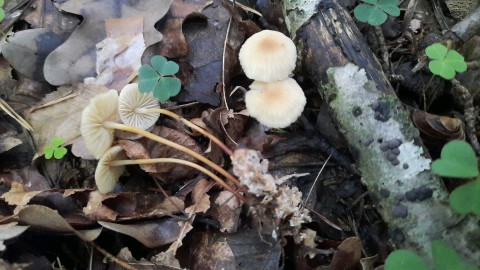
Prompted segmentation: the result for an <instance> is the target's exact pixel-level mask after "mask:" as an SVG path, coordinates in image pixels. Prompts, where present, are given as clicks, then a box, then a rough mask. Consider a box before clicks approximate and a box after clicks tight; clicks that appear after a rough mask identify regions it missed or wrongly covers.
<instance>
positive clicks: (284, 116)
mask: <svg viewBox="0 0 480 270" xmlns="http://www.w3.org/2000/svg"><path fill="white" fill-rule="evenodd" d="M306 103H307V99H306V98H305V94H304V93H303V90H302V88H301V87H300V86H299V85H298V83H297V82H296V81H295V80H294V79H291V78H288V79H286V80H283V81H278V82H272V83H265V82H259V81H254V82H253V83H252V84H251V85H250V91H248V92H247V93H246V94H245V104H246V105H247V110H248V112H249V113H250V116H252V117H254V118H255V119H257V120H258V122H260V123H261V124H263V125H264V126H266V127H269V128H284V127H287V126H289V125H290V124H292V123H293V122H295V121H296V120H297V118H298V117H300V115H301V114H302V112H303V108H304V107H305V104H306Z"/></svg>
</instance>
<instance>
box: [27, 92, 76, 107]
mask: <svg viewBox="0 0 480 270" xmlns="http://www.w3.org/2000/svg"><path fill="white" fill-rule="evenodd" d="M78 95H80V93H73V94H70V95H66V96H64V97H61V98H59V99H56V100H52V101H50V102H47V103H45V104H42V105H40V106H37V107H33V108H31V109H30V112H33V111H36V110H39V109H42V108H45V107H49V106H52V105H55V104H57V103H60V102H62V101H65V100H67V99H71V98H74V97H77V96H78Z"/></svg>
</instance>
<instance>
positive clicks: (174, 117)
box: [146, 109, 233, 156]
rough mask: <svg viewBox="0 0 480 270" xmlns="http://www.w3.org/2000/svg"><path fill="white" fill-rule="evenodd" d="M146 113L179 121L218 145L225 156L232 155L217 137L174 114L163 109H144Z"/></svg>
mask: <svg viewBox="0 0 480 270" xmlns="http://www.w3.org/2000/svg"><path fill="white" fill-rule="evenodd" d="M146 111H147V112H152V113H153V112H157V113H162V114H165V115H166V116H169V117H171V118H173V119H176V120H179V121H181V122H182V123H184V124H185V125H187V126H188V127H189V128H191V129H193V130H195V131H197V132H198V133H200V134H202V135H204V136H205V137H207V138H209V139H210V140H212V142H214V143H215V144H216V145H218V146H219V147H220V148H221V149H222V150H223V151H224V152H225V153H227V155H229V156H231V155H233V151H232V150H231V149H230V148H228V146H226V145H225V144H224V143H223V142H222V141H220V140H219V139H218V138H217V137H215V136H213V134H211V133H209V132H208V131H206V130H205V129H203V128H201V127H199V126H197V125H195V124H194V123H192V122H190V121H188V120H187V119H185V118H183V117H182V116H180V115H178V114H176V113H174V112H171V111H167V110H165V109H146Z"/></svg>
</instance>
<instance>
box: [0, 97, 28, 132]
mask: <svg viewBox="0 0 480 270" xmlns="http://www.w3.org/2000/svg"><path fill="white" fill-rule="evenodd" d="M0 109H2V110H3V111H4V112H5V113H7V114H8V115H10V117H12V118H13V119H14V120H15V121H17V123H19V124H20V125H21V126H22V127H24V128H25V129H27V130H28V131H30V132H33V127H32V126H31V125H30V124H29V123H28V122H27V121H26V120H25V119H23V117H21V116H20V115H19V114H18V113H17V112H15V110H14V109H12V107H10V105H8V103H7V102H5V101H4V100H3V99H1V98H0Z"/></svg>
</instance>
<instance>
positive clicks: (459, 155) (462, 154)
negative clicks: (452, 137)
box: [432, 141, 479, 178]
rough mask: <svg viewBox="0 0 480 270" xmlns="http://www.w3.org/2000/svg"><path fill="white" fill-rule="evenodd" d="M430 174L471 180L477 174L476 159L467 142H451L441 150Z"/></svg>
mask: <svg viewBox="0 0 480 270" xmlns="http://www.w3.org/2000/svg"><path fill="white" fill-rule="evenodd" d="M432 172H434V173H436V174H438V175H440V176H445V177H455V178H473V177H476V176H478V174H479V172H478V164H477V157H476V155H475V152H474V151H473V149H472V147H471V146H470V144H468V143H467V142H464V141H451V142H449V143H447V144H445V146H444V147H443V148H442V153H441V154H440V159H437V160H435V161H434V162H433V163H432Z"/></svg>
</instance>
